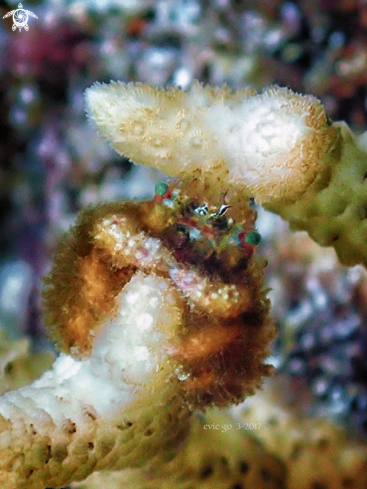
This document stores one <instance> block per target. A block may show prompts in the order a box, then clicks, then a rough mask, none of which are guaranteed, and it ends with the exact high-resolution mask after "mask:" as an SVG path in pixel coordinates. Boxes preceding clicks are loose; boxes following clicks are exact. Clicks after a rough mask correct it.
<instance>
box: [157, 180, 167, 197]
mask: <svg viewBox="0 0 367 489" xmlns="http://www.w3.org/2000/svg"><path fill="white" fill-rule="evenodd" d="M167 192H168V185H167V184H166V183H165V182H158V183H157V184H156V186H155V193H156V195H158V196H159V197H164V196H165V195H166V193H167Z"/></svg>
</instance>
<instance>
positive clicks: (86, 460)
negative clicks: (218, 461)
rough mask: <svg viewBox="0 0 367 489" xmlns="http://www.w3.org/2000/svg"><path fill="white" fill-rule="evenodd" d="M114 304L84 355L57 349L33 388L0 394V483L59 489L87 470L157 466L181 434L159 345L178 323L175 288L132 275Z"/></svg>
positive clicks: (13, 488)
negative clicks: (77, 356) (87, 354)
mask: <svg viewBox="0 0 367 489" xmlns="http://www.w3.org/2000/svg"><path fill="white" fill-rule="evenodd" d="M117 303H118V308H117V310H116V314H115V316H114V317H113V318H112V319H110V320H109V321H107V322H106V323H105V324H104V325H103V326H102V327H101V328H100V331H99V335H98V336H97V338H96V341H95V343H94V347H93V350H92V354H91V356H90V357H85V358H83V359H82V360H76V359H73V358H72V357H70V356H66V355H61V356H60V357H59V358H58V360H57V361H56V362H55V364H54V366H53V369H52V370H51V371H49V372H47V373H45V374H44V375H43V377H41V378H40V379H39V380H38V381H36V382H35V383H34V384H32V385H31V386H29V387H23V388H21V389H19V390H17V391H14V392H10V393H7V394H5V395H4V396H3V397H2V398H1V400H0V483H1V484H0V485H1V487H2V488H3V489H22V488H24V489H25V488H27V489H41V488H44V487H46V486H52V487H60V486H64V485H67V484H68V483H69V482H70V481H71V480H82V479H84V478H85V477H87V475H89V474H90V473H91V472H93V471H94V470H102V469H104V468H109V469H116V470H120V469H123V468H126V467H137V466H142V465H144V464H145V463H146V462H147V461H150V462H151V463H158V461H161V462H162V461H163V460H164V458H165V457H169V456H171V455H172V453H171V452H172V448H173V447H174V446H175V445H177V442H178V440H179V439H180V438H182V437H183V432H184V431H187V419H186V416H187V409H185V408H184V407H182V403H181V402H179V401H178V400H177V396H175V392H174V387H173V384H172V383H167V382H166V379H167V376H170V375H171V374H172V369H173V368H174V363H173V362H171V363H170V362H169V361H168V359H167V354H166V352H165V349H164V344H165V341H166V340H167V337H171V335H173V334H175V331H176V330H177V328H178V326H179V324H180V314H179V311H180V299H179V298H178V295H177V293H176V292H175V291H174V290H173V289H172V287H171V286H170V285H169V283H168V282H167V281H165V280H164V279H162V278H160V277H153V276H145V275H144V274H143V273H137V274H136V275H135V276H134V277H133V278H132V280H131V281H130V282H129V283H128V284H127V285H126V286H125V287H124V289H123V291H122V292H121V294H120V295H119V296H118V298H117ZM142 315H143V317H144V322H142ZM139 325H140V327H139ZM71 393H72V395H71Z"/></svg>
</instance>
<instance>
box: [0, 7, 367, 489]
mask: <svg viewBox="0 0 367 489" xmlns="http://www.w3.org/2000/svg"><path fill="white" fill-rule="evenodd" d="M17 4H18V1H8V2H4V1H2V2H0V14H1V19H0V225H1V232H0V369H1V374H2V375H1V376H0V377H1V380H0V391H1V392H5V391H6V390H9V389H13V388H15V387H18V386H19V385H21V383H27V382H29V381H30V380H31V379H33V378H37V377H38V376H39V374H40V372H41V371H42V370H44V369H46V368H47V367H48V366H49V365H51V363H52V361H53V358H54V353H53V351H52V345H51V344H50V342H49V341H48V340H47V336H46V335H45V331H44V326H43V322H42V307H41V301H40V289H41V286H42V282H41V277H42V275H44V274H45V273H46V272H47V270H48V268H49V265H50V260H51V257H52V254H53V251H54V249H55V246H56V244H57V242H58V240H59V239H60V237H61V236H62V234H63V233H64V232H65V231H66V230H67V229H68V228H69V226H70V225H71V224H72V223H73V222H74V220H75V216H76V214H77V212H78V211H79V210H80V209H81V208H83V207H85V206H86V205H88V204H95V203H97V202H100V201H113V200H122V199H145V198H148V197H151V196H152V195H153V193H154V185H155V183H156V182H157V181H159V180H160V179H161V178H162V175H160V174H159V173H157V172H154V171H153V170H151V169H147V168H143V167H141V166H139V165H134V164H133V163H132V162H130V161H128V160H127V159H123V158H121V157H119V156H118V155H117V154H115V153H114V152H113V151H112V150H110V148H109V147H108V145H107V144H106V143H105V142H104V141H102V140H101V139H100V138H99V137H98V135H97V134H96V132H95V130H94V129H93V128H92V127H91V126H90V125H89V124H88V122H87V119H86V116H85V113H84V103H83V92H84V90H85V88H86V87H88V86H90V85H91V84H92V83H93V82H94V81H97V80H98V81H100V82H109V81H110V80H111V79H112V80H121V81H124V82H128V81H141V82H144V83H149V84H154V85H159V86H170V85H180V86H181V87H182V88H183V89H185V88H187V87H189V86H190V84H191V82H192V81H193V80H194V79H198V80H199V81H201V82H203V83H205V84H207V83H208V84H211V85H223V84H227V85H228V86H230V87H231V88H233V89H235V88H238V87H242V86H250V87H252V88H255V89H256V90H258V91H260V90H261V89H262V87H264V86H267V85H270V84H279V85H282V86H288V87H290V88H291V89H293V90H295V91H298V92H301V93H312V94H314V95H316V96H317V97H319V98H320V100H321V101H322V103H323V104H324V105H325V107H326V110H327V112H328V115H329V117H330V118H331V119H332V120H345V121H346V122H347V123H348V124H349V125H350V126H351V127H352V129H353V130H354V131H356V132H357V133H362V132H363V131H365V130H366V129H367V2H366V1H364V0H298V1H280V0H259V1H255V0H248V1H246V0H156V1H154V0H104V1H103V0H89V1H88V0H86V1H78V0H70V1H67V0H44V1H34V0H28V1H27V2H26V3H24V8H27V9H29V10H30V11H32V12H34V13H35V14H36V15H37V17H38V19H35V18H32V17H30V18H29V21H28V25H29V30H28V31H25V30H24V29H22V30H21V31H19V30H18V29H17V30H15V31H13V30H12V18H11V17H9V18H7V19H3V18H2V17H3V16H4V15H5V14H6V13H7V12H8V11H10V10H14V9H16V8H17ZM136 163H138V162H136ZM258 227H259V230H260V232H261V234H262V236H263V244H262V245H261V247H260V250H259V253H262V254H263V255H264V257H266V258H267V260H268V262H269V265H268V267H267V275H266V280H267V285H268V286H269V287H270V288H271V291H270V293H269V295H270V297H271V299H272V302H273V316H274V320H275V321H276V323H277V325H278V328H279V337H278V339H277V340H276V341H275V343H274V345H273V355H272V357H271V359H270V361H271V362H272V363H273V364H274V366H275V367H276V368H277V373H276V378H282V380H281V382H286V383H287V389H286V391H287V395H288V394H289V395H290V396H291V395H293V397H294V398H295V399H297V401H292V402H293V403H294V402H297V403H298V406H297V409H298V408H299V409H302V410H303V412H304V413H305V415H307V416H317V417H318V416H322V417H324V418H327V419H330V420H332V421H333V422H336V423H337V424H338V425H340V426H342V427H344V428H345V429H347V430H348V433H350V434H351V436H353V437H356V439H358V440H360V442H361V443H365V440H366V436H367V277H366V272H365V270H364V269H363V268H362V267H354V268H351V269H347V268H346V267H342V266H341V265H339V264H338V262H337V259H336V256H335V253H334V251H333V250H330V249H321V248H320V247H319V246H317V245H315V244H314V243H313V242H312V241H311V240H310V239H309V238H308V237H307V235H305V234H304V233H296V234H293V233H291V232H290V231H289V229H288V226H287V225H286V224H285V223H283V222H281V220H280V219H279V218H278V217H276V216H273V215H271V214H269V213H266V212H265V211H263V210H261V209H260V210H259V221H258ZM276 381H277V382H278V381H280V380H279V379H278V380H276ZM270 418H271V417H270ZM270 418H269V419H270ZM257 421H261V419H259V417H257ZM273 424H274V423H273ZM255 436H256V433H255ZM344 482H345V484H344V485H343V486H342V487H345V488H348V487H355V486H353V485H348V480H347V479H346V480H345V481H344ZM349 483H350V481H349ZM208 487H209V486H208ZM233 487H235V486H233ZM363 487H364V486H363ZM237 489H238V488H237ZM313 489H324V486H322V487H321V486H314V487H313Z"/></svg>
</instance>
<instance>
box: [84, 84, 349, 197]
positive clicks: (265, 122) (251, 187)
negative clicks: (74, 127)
mask: <svg viewBox="0 0 367 489" xmlns="http://www.w3.org/2000/svg"><path fill="white" fill-rule="evenodd" d="M85 97H86V106H87V111H88V114H89V117H90V119H91V120H92V121H93V122H95V124H96V125H97V128H98V130H99V132H100V133H101V134H102V135H103V136H105V137H106V138H107V139H108V140H109V141H110V142H111V144H112V145H113V147H114V148H115V149H116V150H117V151H118V152H119V153H121V154H125V155H127V156H128V157H129V158H131V159H133V160H134V161H136V162H142V163H145V164H148V165H151V166H154V167H156V168H159V169H160V170H162V171H164V172H165V173H167V174H168V175H172V176H179V177H180V178H182V179H183V180H187V181H190V180H192V176H193V175H194V174H195V173H196V174H200V175H201V178H202V179H204V180H207V181H208V182H210V184H211V185H213V186H214V188H215V189H216V190H217V191H218V189H219V188H220V187H221V188H222V189H223V190H224V191H225V190H226V189H229V188H237V189H241V190H244V191H245V192H246V194H247V195H252V196H254V197H255V198H256V199H257V201H259V202H269V201H272V200H273V199H274V198H278V197H284V198H288V199H292V200H295V199H297V198H298V197H299V196H300V195H302V193H303V192H304V191H305V189H306V188H307V186H308V185H309V184H310V183H311V182H312V181H313V180H314V179H315V177H316V175H317V174H318V173H319V172H320V171H322V165H323V164H324V162H325V160H327V159H329V153H330V152H331V151H332V150H333V149H334V148H335V147H336V146H337V143H338V137H339V135H338V134H339V133H338V131H337V130H336V129H335V128H334V127H330V125H328V124H327V119H326V115H325V112H324V110H323V108H322V105H321V104H320V102H319V101H318V100H317V99H316V98H314V97H312V96H301V95H297V94H295V93H293V92H291V91H290V90H287V89H285V88H278V87H273V88H269V89H267V90H265V91H264V93H262V94H261V95H255V94H254V92H253V91H251V90H246V89H241V90H237V91H235V92H231V91H230V90H229V89H228V88H218V89H214V88H210V87H203V86H201V85H200V84H199V83H194V84H193V86H192V88H191V89H190V90H189V91H188V92H183V91H181V90H179V89H176V88H171V89H169V90H167V91H164V90H162V89H158V88H157V89H155V88H153V87H150V86H147V85H142V84H128V85H126V84H123V83H119V82H117V83H114V82H113V83H111V84H110V85H103V84H99V83H96V84H95V85H93V86H92V87H91V88H89V89H88V90H87V91H86V95H85Z"/></svg>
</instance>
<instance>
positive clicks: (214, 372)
mask: <svg viewBox="0 0 367 489" xmlns="http://www.w3.org/2000/svg"><path fill="white" fill-rule="evenodd" d="M163 197H164V198H163ZM162 198H163V199H162ZM230 211H231V208H230V206H229V205H227V204H219V205H217V204H213V203H211V202H202V201H200V197H199V195H192V194H190V195H189V194H188V193H187V192H186V191H185V190H184V188H182V187H181V186H180V185H179V184H177V183H174V184H166V183H164V182H161V183H160V184H158V185H157V187H156V196H155V198H154V199H153V200H149V201H145V202H140V203H132V202H125V203H114V204H103V205H99V206H97V207H96V208H90V209H87V210H85V211H84V212H82V213H81V215H80V217H79V219H78V221H77V223H76V225H75V226H74V228H73V229H72V230H71V231H70V232H69V234H68V235H67V236H66V237H65V239H64V241H63V242H62V244H61V246H60V248H59V251H58V252H57V254H56V256H55V259H54V265H53V268H52V270H51V272H50V274H49V276H48V277H47V278H46V288H45V291H44V302H45V310H46V318H47V322H48V324H49V325H50V326H51V334H52V336H53V337H54V339H55V340H56V341H57V343H58V344H59V345H60V347H61V348H62V350H64V351H66V352H68V353H71V354H72V355H75V356H77V357H82V356H85V355H86V356H88V355H89V354H90V351H91V349H92V348H93V344H94V338H95V337H96V336H98V332H99V329H100V324H101V323H103V321H105V320H106V318H108V317H110V316H111V315H113V314H115V310H116V296H117V295H118V293H119V292H120V290H121V289H122V288H123V287H124V285H125V284H126V283H127V282H129V281H130V279H131V278H132V277H133V275H134V274H135V273H137V272H143V273H145V274H153V275H156V276H159V277H162V278H164V279H165V280H166V281H167V283H168V284H170V286H171V287H173V288H175V289H176V291H177V294H178V295H179V296H180V297H181V298H182V300H183V301H184V302H183V303H184V306H183V311H181V314H182V317H183V321H182V327H181V329H180V332H179V335H178V337H176V338H171V339H170V341H169V346H168V347H167V352H168V354H169V355H170V357H171V359H172V361H173V362H175V363H176V369H175V379H174V381H175V382H177V386H178V389H179V391H180V392H181V393H182V394H183V396H184V398H185V400H186V401H187V402H188V403H189V404H190V406H195V407H197V408H200V409H205V407H206V406H209V405H212V404H215V405H218V406H224V405H227V404H228V403H232V402H240V401H241V400H242V399H243V398H244V397H245V396H246V395H247V394H251V393H252V392H253V391H254V389H255V388H257V387H259V386H260V385H261V381H262V378H263V377H264V376H267V375H269V374H270V371H271V367H270V366H269V365H266V364H265V363H264V359H265V358H266V356H267V354H268V350H267V347H268V344H269V341H270V340H271V339H272V338H273V336H274V329H273V326H272V325H271V322H270V319H269V302H268V300H267V298H266V297H265V293H264V290H263V283H262V278H263V267H264V261H263V260H260V259H256V257H255V254H254V250H255V246H256V244H257V243H258V241H259V236H260V235H259V234H258V233H257V232H256V231H255V229H254V222H255V217H256V215H255V212H254V211H253V210H252V209H251V208H250V207H249V206H247V207H245V208H244V209H243V210H242V211H241V213H242V220H241V219H240V220H238V219H237V220H235V219H233V218H232V217H231V216H230ZM244 230H245V231H244ZM244 233H248V234H247V236H249V235H250V236H252V237H251V239H250V242H249V241H246V239H244V241H243V240H241V238H240V237H239V236H240V235H241V234H244ZM234 235H235V236H237V239H234V238H233V236H234ZM255 238H256V239H255ZM242 242H243V244H244V246H243V245H242V244H241V243H242Z"/></svg>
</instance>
